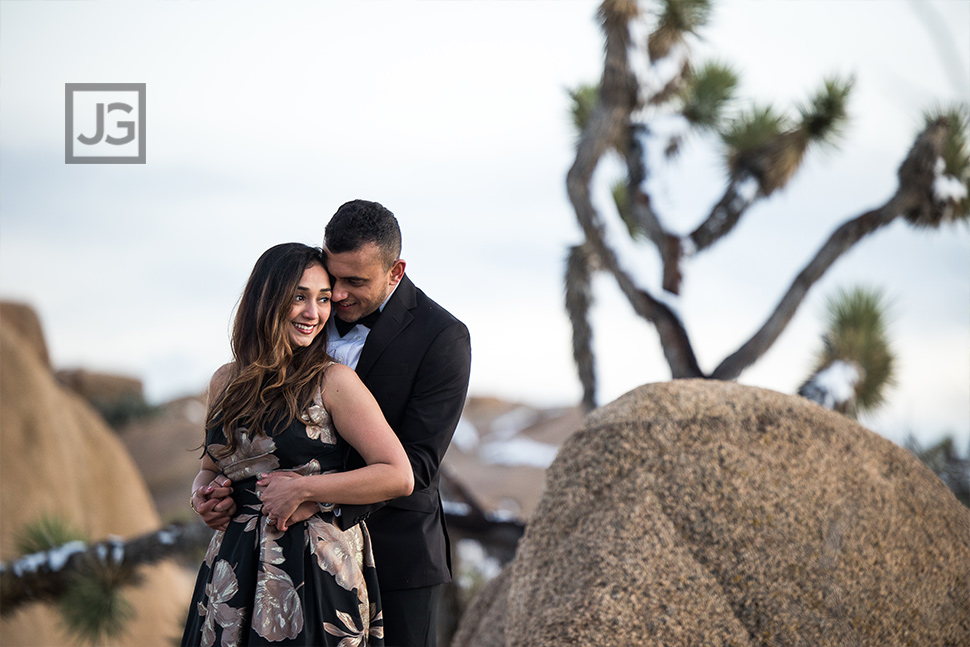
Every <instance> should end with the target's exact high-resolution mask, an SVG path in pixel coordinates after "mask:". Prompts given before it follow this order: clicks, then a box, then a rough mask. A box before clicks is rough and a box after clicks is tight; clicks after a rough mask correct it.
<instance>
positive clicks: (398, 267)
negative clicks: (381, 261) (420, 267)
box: [391, 258, 407, 285]
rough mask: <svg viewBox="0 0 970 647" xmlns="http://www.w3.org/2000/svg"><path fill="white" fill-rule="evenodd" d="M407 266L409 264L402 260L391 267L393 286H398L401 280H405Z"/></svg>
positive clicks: (398, 260)
mask: <svg viewBox="0 0 970 647" xmlns="http://www.w3.org/2000/svg"><path fill="white" fill-rule="evenodd" d="M405 265H407V263H405V262H404V259H402V258H399V259H397V260H396V261H394V265H392V266H391V285H397V284H398V283H400V282H401V279H403V278H404V266H405Z"/></svg>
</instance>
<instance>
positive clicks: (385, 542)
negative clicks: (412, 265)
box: [198, 200, 471, 647]
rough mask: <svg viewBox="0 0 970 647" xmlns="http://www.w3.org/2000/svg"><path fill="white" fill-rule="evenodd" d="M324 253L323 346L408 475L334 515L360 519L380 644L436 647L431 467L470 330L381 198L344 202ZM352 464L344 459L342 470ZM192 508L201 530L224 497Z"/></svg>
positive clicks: (443, 543)
mask: <svg viewBox="0 0 970 647" xmlns="http://www.w3.org/2000/svg"><path fill="white" fill-rule="evenodd" d="M324 252H325V253H326V260H327V271H328V272H329V273H330V274H331V276H332V277H333V299H332V304H333V312H334V315H333V316H332V317H331V319H330V322H329V323H328V324H327V325H328V338H329V346H328V349H329V350H330V354H331V355H333V356H334V357H335V358H336V359H337V360H339V361H341V362H342V363H344V364H347V365H348V366H350V367H352V368H354V369H355V370H356V371H357V374H358V375H359V376H360V378H361V380H362V381H363V382H364V384H365V385H367V387H368V388H369V389H370V391H371V393H373V394H374V397H375V399H376V400H377V402H378V404H379V405H380V407H381V410H382V411H383V412H384V417H385V418H387V421H388V423H390V425H391V428H392V429H393V430H394V431H395V433H396V434H397V435H398V437H399V438H400V439H401V444H402V445H403V446H404V449H405V451H406V452H407V454H408V458H409V459H410V461H411V467H412V469H413V471H414V491H413V492H412V494H411V495H410V496H407V497H402V498H400V499H395V500H393V501H389V502H387V503H385V504H380V505H375V506H349V505H342V506H339V508H338V510H339V516H338V517H337V521H338V524H340V525H341V526H342V527H343V528H349V527H351V526H353V525H354V524H356V523H359V522H360V521H361V520H364V519H366V520H367V527H368V529H369V530H370V535H371V540H372V543H373V546H374V557H375V560H376V563H377V570H378V579H379V581H380V588H381V601H382V604H383V613H384V631H385V641H386V644H387V645H388V646H389V647H423V646H427V647H434V645H435V644H436V633H435V632H436V619H437V606H438V600H439V598H440V596H441V591H442V588H443V585H444V584H445V583H446V582H448V581H450V580H451V555H450V545H449V540H448V532H447V529H446V528H445V520H444V512H443V511H442V507H441V497H440V496H439V494H438V483H439V480H440V473H439V468H440V465H441V459H442V457H443V456H444V454H445V451H446V450H447V449H448V445H449V444H450V442H451V438H452V436H453V434H454V432H455V427H456V426H457V425H458V420H459V417H460V415H461V411H462V407H463V406H464V402H465V395H466V393H467V390H468V376H469V371H470V367H471V346H470V343H469V337H468V329H467V328H466V327H465V325H464V324H463V323H461V322H460V321H459V320H458V319H456V318H455V317H453V316H452V315H451V314H450V313H448V312H447V311H446V310H445V309H444V308H442V307H441V306H439V305H438V304H437V303H435V302H434V301H432V300H431V299H429V298H428V297H427V296H426V295H425V294H424V292H422V291H421V290H419V289H418V288H417V287H415V285H414V284H413V283H412V282H411V280H410V279H409V278H408V277H407V276H406V274H405V261H404V260H402V259H401V258H400V254H401V231H400V228H399V226H398V223H397V219H396V218H395V217H394V214H392V213H391V212H390V211H389V210H387V209H386V208H384V207H383V206H382V205H380V204H378V203H376V202H368V201H365V200H354V201H352V202H348V203H346V204H344V205H343V206H341V207H340V208H339V209H338V210H337V212H336V213H335V214H334V216H333V218H331V220H330V222H329V223H328V224H327V227H326V230H325V234H324ZM358 461H359V457H357V456H353V455H351V456H348V459H347V467H348V468H353V467H356V466H358ZM220 478H222V479H223V480H220ZM216 481H218V482H217V483H216V482H214V484H213V487H214V488H217V489H216V490H215V491H214V492H213V493H212V494H210V495H209V496H211V498H212V499H213V500H216V499H217V498H218V496H219V495H220V494H222V493H224V492H228V491H230V488H229V484H228V483H226V481H225V480H224V477H217V479H216ZM198 508H199V510H200V512H201V513H202V515H203V518H204V519H205V520H206V522H207V523H209V525H210V526H212V527H218V526H219V525H221V524H224V523H225V517H223V518H222V519H220V517H219V515H220V513H224V512H225V511H226V510H227V508H228V504H225V503H214V502H210V501H209V500H206V501H205V502H204V503H203V504H201V505H200V506H198ZM230 514H231V510H230Z"/></svg>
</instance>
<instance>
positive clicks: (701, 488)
mask: <svg viewBox="0 0 970 647" xmlns="http://www.w3.org/2000/svg"><path fill="white" fill-rule="evenodd" d="M503 607H504V608H503ZM534 644H544V645H584V646H586V647H606V646H616V647H621V646H622V647H629V646H631V645H637V646H650V645H658V646H659V645H664V646H666V647H677V646H680V645H684V646H686V645H707V644H710V645H737V646H742V645H744V646H749V645H752V646H753V645H764V646H768V645H786V646H787V645H813V646H814V645H822V646H824V645H831V646H833V647H834V646H842V645H872V646H883V645H951V646H956V645H970V511H968V510H967V509H966V508H965V507H964V506H962V505H961V504H959V503H958V502H957V500H956V499H955V497H954V496H953V494H952V493H951V492H950V491H949V490H948V489H947V488H946V487H945V486H944V485H943V483H942V482H940V481H939V479H938V478H937V477H936V476H935V475H934V474H933V473H932V472H930V471H929V470H928V469H927V468H926V467H924V466H923V465H922V464H921V463H919V461H918V460H917V459H916V458H915V457H913V456H912V455H910V454H909V453H908V452H907V451H905V450H903V449H901V448H899V447H897V446H896V445H894V444H892V443H891V442H889V441H887V440H885V439H883V438H881V437H879V436H878V435H876V434H874V433H872V432H870V431H868V430H866V429H865V428H863V427H861V426H860V425H859V424H857V423H856V422H854V421H852V420H850V419H848V418H845V417H843V416H842V415H839V414H837V413H834V412H831V411H826V410H824V409H822V408H821V407H819V406H817V405H815V404H813V403H810V402H808V401H807V400H804V399H803V398H800V397H797V396H788V395H783V394H780V393H775V392H772V391H767V390H762V389H756V388H751V387H744V386H740V385H737V384H734V383H725V382H714V381H701V380H689V381H688V380H683V381H674V382H668V383H663V384H653V385H647V386H644V387H641V388H639V389H637V390H635V391H632V392H630V393H628V394H627V395H625V396H623V397H622V398H620V399H618V400H617V401H615V402H613V403H612V404H610V405H608V406H606V407H603V408H602V409H599V410H597V411H595V412H593V413H592V414H591V415H590V416H589V418H588V419H587V422H586V424H585V427H584V428H583V429H582V430H581V431H580V432H579V433H577V434H575V435H574V436H572V437H571V438H570V439H569V440H568V441H567V442H566V444H565V445H564V446H563V447H562V449H561V450H560V452H559V456H558V458H557V459H556V461H555V463H553V465H552V467H551V468H550V470H549V472H548V475H547V482H546V492H545V494H544V495H543V498H542V500H541V501H540V503H539V505H538V506H537V509H536V511H535V513H534V515H533V516H532V518H531V519H530V521H529V525H528V528H527V530H526V534H525V536H524V538H523V539H522V541H521V542H520V544H519V548H518V552H517V554H516V557H515V560H514V561H513V563H512V564H511V565H510V566H509V567H508V568H507V570H506V572H504V573H503V575H502V576H500V578H499V579H498V580H497V581H495V582H493V583H492V585H490V586H489V587H487V588H486V589H485V591H484V592H483V594H482V595H481V596H480V598H479V599H478V600H477V601H476V602H475V604H474V605H473V606H472V608H470V609H469V611H468V612H467V613H466V614H465V617H464V618H463V619H462V623H461V626H460V627H459V631H458V633H457V635H456V637H455V640H454V642H453V647H497V646H498V645H503V646H505V645H507V646H508V647H513V646H519V645H534Z"/></svg>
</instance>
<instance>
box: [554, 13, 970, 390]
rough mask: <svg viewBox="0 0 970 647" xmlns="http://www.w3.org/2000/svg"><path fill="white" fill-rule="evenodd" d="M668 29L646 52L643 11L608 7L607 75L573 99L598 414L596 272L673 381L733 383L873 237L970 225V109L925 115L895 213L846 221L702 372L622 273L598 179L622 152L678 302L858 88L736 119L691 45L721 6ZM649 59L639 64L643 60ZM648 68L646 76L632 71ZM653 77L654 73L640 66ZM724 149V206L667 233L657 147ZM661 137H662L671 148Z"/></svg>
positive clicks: (582, 339) (628, 220)
mask: <svg viewBox="0 0 970 647" xmlns="http://www.w3.org/2000/svg"><path fill="white" fill-rule="evenodd" d="M657 4H658V11H657V14H658V18H657V21H656V24H655V26H654V28H653V31H652V32H651V33H650V34H649V36H648V37H647V38H646V40H645V42H643V43H641V42H637V41H635V40H634V38H633V36H632V32H633V30H632V29H631V27H632V25H633V23H634V22H635V21H638V20H640V18H641V14H642V11H643V10H642V9H641V6H640V3H638V2H636V0H606V1H605V2H603V4H602V5H601V7H600V10H599V18H600V20H601V22H602V25H603V31H604V34H605V37H606V55H605V63H604V68H603V74H602V77H601V78H600V82H599V84H598V86H596V87H583V88H580V89H578V90H576V91H574V92H572V93H571V95H572V99H573V118H574V122H575V124H576V126H577V128H578V129H579V130H580V132H581V134H580V137H579V140H578V143H577V146H576V159H575V162H574V163H573V165H572V167H571V168H570V169H569V172H568V174H567V176H566V188H567V192H568V194H569V199H570V202H571V203H572V206H573V209H574V210H575V212H576V218H577V220H578V221H579V224H580V226H581V228H582V231H583V236H584V240H583V241H582V242H581V243H580V244H578V245H575V246H574V247H572V248H571V249H570V253H569V257H568V263H567V270H566V307H567V310H568V312H569V315H570V319H571V321H572V325H573V354H574V359H575V361H576V364H577V366H578V370H579V376H580V380H581V382H582V384H583V391H584V395H583V405H584V407H585V408H587V409H591V408H592V407H594V406H595V391H596V383H595V371H594V357H593V352H592V348H591V345H590V341H591V336H592V335H591V327H590V324H589V321H588V312H589V308H590V305H591V303H592V298H591V293H590V288H589V286H590V281H591V277H592V275H593V273H594V272H606V273H608V274H610V275H612V276H613V277H614V279H615V280H616V282H617V284H618V286H619V288H620V290H621V292H622V293H623V294H624V296H625V297H626V298H627V300H628V301H629V302H630V305H631V306H632V307H633V310H634V312H636V313H637V314H638V315H639V316H641V317H643V318H644V319H646V320H647V321H649V322H650V323H651V324H652V325H653V326H654V327H655V328H656V330H657V333H658V334H659V338H660V344H661V347H662V349H663V353H664V356H665V358H666V360H667V363H668V365H669V366H670V371H671V376H672V377H673V378H687V377H703V378H713V379H724V380H732V379H735V378H737V377H738V376H739V375H740V374H741V372H742V371H744V370H745V369H746V368H748V367H749V366H751V364H753V363H754V362H755V361H757V360H758V358H760V357H761V356H762V355H763V354H764V353H765V352H766V351H767V350H768V349H769V348H770V347H771V345H772V344H773V343H774V342H775V341H776V340H777V339H778V337H779V336H780V335H781V333H782V331H783V330H784V329H785V327H786V326H787V325H788V323H789V321H791V319H792V317H793V316H794V314H795V312H796V310H797V309H798V307H799V306H800V305H801V303H802V301H803V300H804V299H805V296H806V294H807V293H808V291H809V289H810V288H811V287H812V285H813V284H814V283H815V282H816V281H818V279H819V278H820V277H821V276H822V275H823V274H824V273H825V272H826V271H827V270H828V269H829V268H830V267H831V266H832V264H833V263H835V261H836V260H838V258H839V257H840V256H841V255H842V254H844V253H845V252H846V251H847V250H849V249H850V248H851V247H852V246H853V245H855V244H856V243H858V242H859V241H860V240H862V239H863V238H864V237H866V236H868V235H869V234H871V233H873V232H874V231H876V230H878V229H880V228H881V227H883V226H885V225H887V224H889V223H890V222H892V221H893V220H895V219H897V218H899V217H902V218H904V219H905V220H906V221H907V222H908V223H910V224H911V225H912V226H913V227H915V228H924V227H934V228H935V227H940V226H942V225H944V224H947V223H952V222H957V221H964V222H966V221H967V219H968V209H967V207H968V198H967V195H968V189H970V153H968V147H967V137H968V130H970V127H968V121H970V120H968V112H967V107H966V106H958V107H956V108H953V109H948V110H936V111H935V112H933V113H931V114H927V115H926V120H925V127H924V128H923V130H922V131H921V132H920V133H919V134H918V135H917V136H916V138H915V141H914V143H913V145H912V147H911V149H910V151H909V153H908V154H907V155H906V156H905V158H904V159H903V161H902V163H901V164H900V166H899V170H898V173H897V175H898V185H897V188H896V191H895V193H894V194H893V195H892V196H891V197H890V198H889V200H888V201H887V202H885V203H884V204H883V205H881V206H879V207H877V208H875V209H872V210H870V211H867V212H865V213H863V214H860V215H858V216H855V217H852V218H849V219H847V220H846V221H845V222H844V223H843V224H842V225H841V226H840V227H838V228H837V229H836V230H835V231H834V232H833V233H832V234H831V235H830V236H829V238H828V240H826V241H825V243H824V244H822V246H821V247H820V248H819V250H818V251H817V253H816V254H815V257H814V258H813V259H812V260H811V261H810V262H809V263H808V264H807V265H806V266H805V267H804V268H803V269H802V271H801V272H800V273H799V274H798V276H797V277H796V278H795V279H794V281H793V282H792V284H791V285H790V286H789V288H788V290H787V291H786V292H785V294H784V295H783V296H782V298H781V300H780V301H779V302H778V304H777V306H776V308H775V310H774V311H773V312H772V313H771V314H770V315H769V316H768V318H767V320H766V321H765V323H764V324H763V325H762V327H761V328H760V329H759V330H758V331H757V332H756V333H755V334H754V335H753V336H752V337H751V338H750V339H749V340H748V341H747V342H745V343H744V344H743V345H742V346H741V347H740V348H739V349H738V350H737V351H735V352H734V353H732V354H731V355H729V356H728V357H726V358H725V359H724V360H722V361H721V363H720V364H719V365H718V366H717V367H716V368H715V369H714V370H713V371H711V372H710V373H705V372H704V371H702V370H701V369H700V367H699V365H698V362H697V358H696V356H695V354H694V350H693V346H692V344H691V340H690V337H689V335H688V334H687V330H686V328H685V327H684V325H683V323H682V322H681V320H680V318H679V316H678V314H677V313H676V312H675V311H674V310H673V309H672V308H671V307H669V306H668V305H667V304H666V303H665V302H664V300H663V296H662V295H661V294H656V293H651V292H650V291H649V290H647V289H646V288H644V287H643V286H642V285H641V284H640V283H638V282H637V280H636V279H635V277H633V276H631V274H630V273H629V272H628V271H627V270H626V269H625V268H624V265H623V263H622V262H621V259H620V257H619V256H618V254H617V252H616V251H615V249H614V248H613V247H612V246H611V245H610V244H609V243H608V241H607V238H606V235H605V227H604V222H603V219H602V217H601V215H600V211H599V210H598V209H597V208H596V207H595V206H594V205H593V202H592V197H591V193H592V192H591V188H590V184H591V180H592V177H593V173H594V171H595V170H596V168H597V166H598V165H599V163H600V161H601V160H602V159H603V158H604V156H605V155H606V154H607V153H610V152H615V153H617V154H618V155H619V157H620V159H622V160H623V163H624V166H625V167H626V178H624V179H623V180H622V181H621V182H619V183H618V184H617V185H615V186H614V190H613V197H614V205H613V206H614V208H615V209H616V212H617V213H618V215H619V217H620V218H621V219H622V221H623V222H624V223H625V224H626V228H627V230H628V231H629V233H630V235H631V236H632V237H633V238H634V239H635V240H638V241H642V242H645V243H647V244H650V245H652V247H653V248H654V249H655V251H656V253H657V254H658V255H659V257H660V260H661V262H662V266H663V290H664V291H665V292H667V293H671V294H677V293H679V291H680V287H681V281H682V264H683V261H684V260H685V259H687V258H689V257H690V256H692V255H695V254H699V253H702V252H703V251H704V250H706V249H709V248H710V247H712V246H713V245H715V244H716V243H718V242H719V241H720V240H722V239H723V238H724V237H725V236H726V235H727V234H728V233H730V232H731V230H732V229H733V228H734V227H735V225H737V223H738V222H739V221H740V219H741V218H742V216H744V215H745V213H747V211H748V210H749V209H751V208H752V207H753V206H755V205H757V203H758V202H759V201H761V200H763V199H764V198H766V197H768V196H770V195H771V194H772V193H774V192H775V191H778V190H780V189H783V188H784V187H785V186H786V185H787V183H788V182H789V181H790V180H791V179H792V178H793V176H794V175H795V174H796V172H797V171H798V169H799V167H800V165H801V162H802V160H803V158H804V156H805V153H806V151H808V150H809V149H810V148H812V147H815V146H824V145H827V144H831V143H832V142H833V141H834V140H835V139H836V138H837V137H838V135H839V133H840V131H841V130H842V129H843V128H844V126H845V123H846V106H847V103H848V100H849V96H850V92H851V88H852V80H851V79H845V78H830V79H827V80H825V81H824V82H823V83H822V86H821V88H820V89H819V90H818V91H817V92H816V93H815V95H814V96H813V97H812V99H811V100H810V101H808V102H807V103H806V104H805V105H802V106H800V107H798V109H797V111H796V112H797V116H796V117H789V116H788V115H787V114H785V113H783V112H781V111H778V110H777V109H775V108H773V107H771V106H754V107H750V108H747V109H744V110H741V111H732V110H730V109H729V107H730V106H731V105H732V104H733V102H734V99H735V97H734V93H735V89H736V87H737V83H738V77H737V74H736V73H735V72H734V71H733V70H732V69H731V68H730V67H728V66H726V65H723V64H718V63H703V64H695V63H694V62H693V60H692V58H691V53H690V50H689V47H688V42H689V41H690V39H691V38H692V37H693V36H694V35H695V34H696V33H697V31H698V30H700V28H701V27H703V26H704V25H705V24H706V22H707V20H708V17H709V14H710V2H709V0H660V1H659V2H658V3H657ZM638 57H639V58H640V60H636V59H637V58H638ZM642 63H645V64H646V66H647V69H648V72H647V73H646V74H641V75H639V76H638V75H637V74H635V73H634V69H635V68H636V67H637V65H638V64H642ZM640 67H642V65H640ZM689 131H692V132H697V133H699V134H701V135H706V136H710V137H714V138H715V139H716V140H719V141H720V142H721V143H722V144H723V147H724V149H725V151H726V153H725V155H724V164H725V166H726V168H727V182H726V186H725V187H724V191H723V193H722V197H721V198H720V199H719V200H718V201H717V203H716V204H714V206H713V207H712V208H711V209H710V211H709V213H707V214H706V215H703V214H702V215H701V217H700V218H699V223H700V224H699V225H697V227H696V228H694V230H693V231H691V232H690V233H689V234H686V235H680V234H677V233H674V232H673V231H671V230H670V229H668V228H667V227H666V226H665V225H664V222H663V218H662V216H663V214H661V213H658V212H657V209H656V208H655V207H654V205H653V201H652V200H651V196H650V194H649V192H648V189H647V188H646V186H645V180H646V178H647V175H648V172H650V171H651V170H652V169H649V168H648V159H650V156H648V155H647V153H648V150H647V147H648V146H651V145H653V146H661V147H662V148H663V149H664V151H665V152H666V154H668V155H671V154H675V153H676V151H677V150H678V148H679V146H680V142H681V141H682V139H683V137H684V136H685V135H686V134H687V132H689ZM657 140H660V141H659V143H658V141H657Z"/></svg>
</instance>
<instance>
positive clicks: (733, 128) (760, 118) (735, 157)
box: [720, 105, 789, 175]
mask: <svg viewBox="0 0 970 647" xmlns="http://www.w3.org/2000/svg"><path fill="white" fill-rule="evenodd" d="M788 127H789V124H788V120H787V119H786V118H785V116H784V115H782V114H779V113H778V112H776V111H775V109H774V108H772V107H771V106H758V105H752V106H751V107H749V108H747V109H744V110H742V111H741V112H740V113H739V114H738V115H737V116H736V117H735V118H734V119H732V120H731V121H730V122H729V123H728V124H727V126H726V127H725V128H724V130H722V131H721V133H720V137H721V143H722V144H723V145H724V147H725V149H726V151H725V157H726V160H727V166H728V170H729V171H730V172H731V174H732V175H739V174H740V173H741V172H742V171H744V170H749V171H750V170H753V169H746V168H744V167H745V166H747V161H748V160H749V159H751V158H752V157H753V155H754V154H755V153H756V152H758V151H761V150H763V149H765V148H766V147H767V146H768V144H769V143H770V142H772V141H774V140H776V139H777V138H778V137H779V136H780V135H781V134H782V133H783V132H784V131H785V130H786V129H787V128H788Z"/></svg>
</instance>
